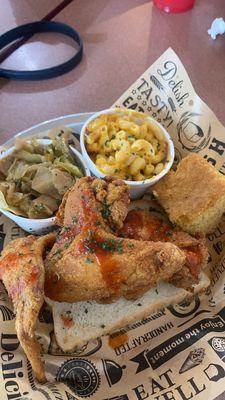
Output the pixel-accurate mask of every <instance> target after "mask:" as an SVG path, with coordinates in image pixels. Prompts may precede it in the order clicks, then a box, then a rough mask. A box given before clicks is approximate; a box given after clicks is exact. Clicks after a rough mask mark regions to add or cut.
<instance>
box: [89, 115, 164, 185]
mask: <svg viewBox="0 0 225 400" xmlns="http://www.w3.org/2000/svg"><path fill="white" fill-rule="evenodd" d="M86 147H87V151H88V153H89V155H90V157H91V159H92V160H93V162H94V163H95V165H96V166H97V168H98V169H99V170H100V171H101V172H103V173H104V174H107V175H113V176H116V177H118V178H121V179H125V180H130V181H141V180H145V179H150V178H152V177H153V176H154V175H157V174H159V173H160V172H161V171H162V170H163V168H164V163H165V162H166V156H167V143H166V141H165V139H164V136H163V133H162V131H161V130H160V128H159V127H158V126H156V125H155V124H154V123H152V122H151V121H149V119H148V116H147V115H146V114H144V113H140V112H134V111H129V110H120V109H118V110H115V112H112V113H111V114H103V115H100V116H99V117H98V118H96V119H95V120H93V121H91V122H90V123H89V125H88V126H87V132H86Z"/></svg>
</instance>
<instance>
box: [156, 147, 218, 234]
mask: <svg viewBox="0 0 225 400" xmlns="http://www.w3.org/2000/svg"><path fill="white" fill-rule="evenodd" d="M153 193H154V194H155V196H156V198H157V199H158V201H159V203H160V204H161V206H162V207H163V208H164V209H165V210H166V212H167V213H168V216H169V218H170V220H171V222H173V223H175V224H177V225H178V226H180V227H181V228H182V229H183V230H184V231H187V232H189V233H192V234H196V233H202V234H206V233H210V232H212V231H213V230H214V229H215V228H216V226H217V225H218V223H219V222H220V219H221V217H222V214H223V213H224V212H225V177H224V176H223V175H222V174H221V173H220V172H218V171H217V170H216V169H215V168H214V167H213V166H212V165H211V164H209V163H208V162H207V161H206V160H205V159H204V158H202V157H201V156H200V155H198V154H195V153H193V154H190V155H188V156H187V157H185V158H183V159H182V160H181V162H180V163H179V165H178V167H177V170H176V171H170V172H169V173H168V174H167V175H166V176H165V177H164V178H163V179H161V180H160V181H159V182H158V183H157V184H156V185H154V187H153Z"/></svg>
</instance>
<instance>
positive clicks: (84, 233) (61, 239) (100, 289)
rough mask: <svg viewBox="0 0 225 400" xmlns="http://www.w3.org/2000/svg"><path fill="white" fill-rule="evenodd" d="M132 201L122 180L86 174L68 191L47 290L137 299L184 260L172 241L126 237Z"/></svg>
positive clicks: (56, 296)
mask: <svg viewBox="0 0 225 400" xmlns="http://www.w3.org/2000/svg"><path fill="white" fill-rule="evenodd" d="M128 203H129V194H128V188H127V186H126V185H125V183H123V182H122V181H117V180H115V181H112V180H107V179H106V180H104V181H103V180H100V179H96V178H90V177H85V178H81V179H80V180H79V181H77V183H76V184H75V186H74V187H73V188H72V189H71V190H70V191H69V193H68V194H67V195H66V201H65V203H64V204H65V206H64V210H63V211H62V210H60V214H61V216H62V215H63V219H64V220H63V228H62V230H61V232H60V234H59V236H58V238H57V241H56V243H55V245H54V246H53V248H52V250H51V252H50V253H49V254H48V256H47V258H46V260H45V267H46V281H45V293H46V295H47V296H48V297H49V298H50V299H52V300H56V301H67V302H77V301H84V300H96V301H99V302H101V301H108V302H110V301H113V300H115V299H116V298H118V297H125V298H127V299H135V298H137V297H139V296H140V295H141V294H143V293H144V292H146V291H147V290H149V289H150V288H151V287H153V286H155V285H156V284H157V282H159V281H160V280H163V279H164V280H168V279H169V278H170V277H171V276H172V275H173V274H174V273H175V272H176V271H179V270H180V269H181V268H182V267H183V265H184V263H185V255H184V253H183V252H182V251H181V250H179V249H178V247H177V246H175V245H174V244H172V243H162V242H157V243H154V242H144V241H143V242H142V241H137V240H130V239H121V238H119V237H117V236H116V235H114V234H112V233H111V232H113V230H115V229H116V228H119V227H121V226H122V223H123V220H124V219H125V217H126V214H127V209H128Z"/></svg>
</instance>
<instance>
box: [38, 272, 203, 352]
mask: <svg viewBox="0 0 225 400" xmlns="http://www.w3.org/2000/svg"><path fill="white" fill-rule="evenodd" d="M209 284H210V280H209V278H208V277H207V275H206V274H205V273H203V272H202V273H201V277H200V282H199V284H198V285H195V286H194V287H193V293H190V292H188V291H186V290H184V289H180V288H177V287H174V286H173V285H170V284H168V283H160V284H158V285H157V288H153V289H150V290H149V291H148V292H147V293H145V294H144V295H143V296H142V297H140V298H139V299H137V300H136V301H130V300H126V299H124V298H121V299H119V300H117V301H116V302H115V303H111V304H99V303H96V302H95V301H85V302H79V303H72V304H70V303H58V302H54V301H52V300H50V299H48V298H45V301H46V302H47V304H49V305H50V306H51V308H52V312H53V320H54V331H55V336H56V340H57V343H58V345H59V347H60V348H61V349H62V350H63V351H64V352H73V351H74V350H75V348H76V347H78V346H81V345H83V344H84V343H86V342H87V341H89V340H91V339H96V338H97V337H99V336H103V335H107V334H109V333H112V332H113V331H115V330H118V329H120V328H122V327H125V326H126V325H128V324H132V323H133V322H135V321H138V320H141V319H144V318H145V317H147V316H148V315H150V314H151V313H153V312H155V311H158V310H160V309H162V308H163V307H167V306H169V305H170V304H175V303H179V302H180V301H182V300H184V299H185V298H190V297H192V296H193V294H196V293H199V292H201V291H203V290H204V289H205V288H207V287H208V286H209Z"/></svg>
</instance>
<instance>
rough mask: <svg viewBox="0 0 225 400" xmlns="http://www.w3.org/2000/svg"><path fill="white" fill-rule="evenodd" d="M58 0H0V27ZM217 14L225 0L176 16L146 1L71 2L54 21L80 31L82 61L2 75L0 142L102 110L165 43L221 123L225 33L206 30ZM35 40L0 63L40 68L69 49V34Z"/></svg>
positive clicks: (204, 0) (206, 1)
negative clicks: (20, 75)
mask: <svg viewBox="0 0 225 400" xmlns="http://www.w3.org/2000/svg"><path fill="white" fill-rule="evenodd" d="M59 3H60V0H51V1H46V0H38V1H33V0H19V1H18V0H0V10H1V13H0V32H1V33H4V32H5V31H7V30H8V29H10V28H13V27H15V26H17V25H20V24H23V23H26V22H31V21H35V20H40V19H41V18H42V17H43V16H44V15H46V14H47V13H48V12H49V11H51V9H53V8H54V7H56V6H57V5H58V4H59ZM216 17H224V19H225V6H224V0H213V1H212V0H196V5H195V7H194V8H193V9H192V10H191V11H189V12H186V13H182V14H166V13H164V12H162V11H160V10H158V9H157V8H156V7H155V6H154V5H153V3H152V1H151V0H123V1H121V0H108V1H106V0H82V1H76V0H74V1H73V2H72V3H70V4H69V5H68V6H67V7H66V8H65V9H64V10H62V11H61V12H60V13H59V14H58V15H57V16H56V17H55V18H54V20H55V21H60V22H64V23H67V24H69V25H71V26H72V27H74V28H75V29H77V30H78V31H79V32H80V34H81V35H82V37H83V40H84V46H85V50H84V58H83V60H82V62H81V64H79V66H78V67H77V68H76V69H74V70H73V71H71V72H69V73H68V74H66V75H63V76H61V77H58V78H55V79H51V80H48V81H39V82H26V81H10V80H6V79H0V90H1V93H0V110H1V118H0V135H1V136H0V144H2V143H3V142H4V141H5V140H6V139H9V138H11V137H12V136H13V135H14V134H15V133H18V132H20V131H22V130H24V129H27V128H29V127H30V126H32V125H34V124H37V123H39V122H42V121H45V120H48V119H51V118H55V117H58V116H61V115H65V114H73V113H80V112H86V111H97V110H101V109H104V108H108V107H109V106H110V105H111V104H112V103H113V102H114V101H115V100H116V99H117V98H118V97H119V96H120V95H121V94H122V93H123V92H124V91H125V90H126V89H127V88H128V87H129V86H130V85H131V84H132V83H133V82H134V81H135V80H136V79H137V78H138V77H139V76H140V75H141V74H142V73H143V72H144V71H145V70H146V69H147V68H148V67H149V66H150V65H151V64H152V63H153V62H154V61H155V60H156V59H157V58H158V57H159V56H160V55H161V54H162V53H163V52H164V51H165V50H166V49H167V48H168V47H172V48H173V49H174V50H175V52H176V53H177V54H178V56H179V57H180V59H181V61H182V62H183V64H184V66H185V68H186V70H187V72H188V74H189V76H190V79H191V81H192V83H193V85H194V88H195V90H196V92H197V93H198V94H199V96H200V97H201V98H202V99H203V100H204V101H205V102H206V103H207V104H208V106H209V107H210V108H211V109H212V110H213V111H214V112H215V114H216V115H217V116H218V118H219V119H220V121H221V122H222V123H223V124H225V113H224V99H225V82H224V77H225V36H219V37H218V38H217V39H216V40H215V41H213V40H212V39H211V38H210V37H209V36H208V34H207V29H208V28H209V27H210V26H211V23H212V21H213V19H214V18H216ZM41 41H42V43H41V42H40V37H37V38H36V37H35V38H34V39H31V40H30V42H28V43H27V44H26V45H24V46H23V47H21V48H20V49H18V50H17V51H16V52H15V53H14V54H13V55H11V56H10V57H9V58H8V59H7V60H5V61H4V62H3V63H2V65H1V66H2V67H3V66H4V67H8V68H9V67H11V68H13V67H14V68H16V69H19V68H21V69H22V68H24V66H26V67H27V68H33V69H35V68H38V67H40V66H42V67H43V66H45V67H46V66H50V65H51V63H53V62H56V61H57V62H62V61H63V60H65V59H66V58H67V57H69V55H70V54H72V51H74V50H73V48H72V45H71V43H70V41H69V40H67V39H64V38H62V37H60V38H59V37H57V35H56V36H55V37H53V35H52V34H49V35H45V36H44V38H43V39H42V40H41ZM43 41H44V43H43ZM37 55H38V56H37Z"/></svg>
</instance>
